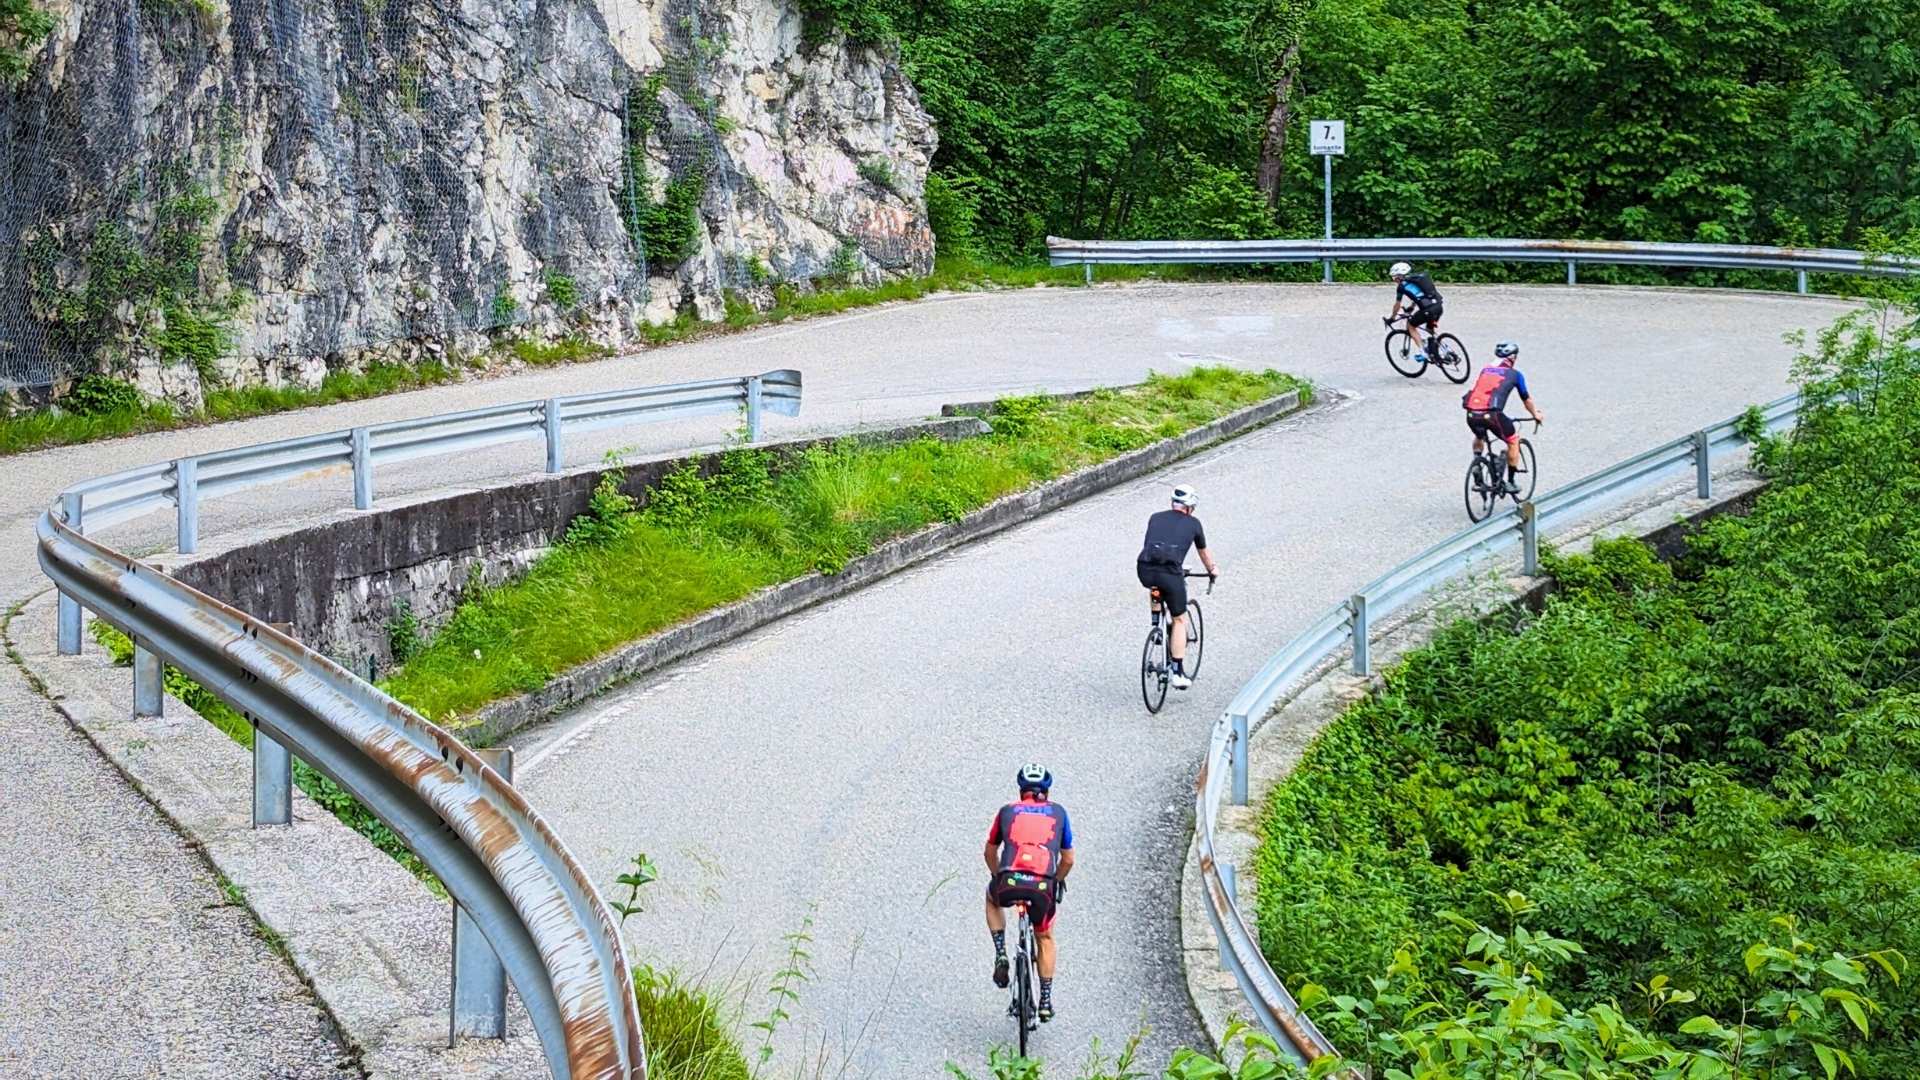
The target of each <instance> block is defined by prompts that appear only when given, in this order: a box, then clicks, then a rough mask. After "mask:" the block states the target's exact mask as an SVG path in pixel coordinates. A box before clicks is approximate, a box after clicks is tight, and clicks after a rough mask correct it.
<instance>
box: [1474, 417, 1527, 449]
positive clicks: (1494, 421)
mask: <svg viewBox="0 0 1920 1080" xmlns="http://www.w3.org/2000/svg"><path fill="white" fill-rule="evenodd" d="M1467 430H1469V431H1471V432H1473V437H1474V438H1476V439H1484V438H1486V437H1487V433H1488V432H1489V431H1491V432H1492V433H1493V434H1495V435H1497V436H1499V437H1500V441H1501V442H1507V443H1510V442H1512V441H1513V440H1514V438H1515V437H1517V436H1518V435H1519V434H1520V433H1519V431H1518V430H1516V429H1515V428H1514V426H1513V417H1511V416H1508V415H1507V414H1506V413H1503V412H1470V413H1468V414H1467Z"/></svg>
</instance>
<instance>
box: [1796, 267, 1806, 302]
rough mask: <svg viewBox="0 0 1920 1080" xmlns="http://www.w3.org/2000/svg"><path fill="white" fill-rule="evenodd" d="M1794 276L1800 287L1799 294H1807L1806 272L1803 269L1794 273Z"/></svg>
mask: <svg viewBox="0 0 1920 1080" xmlns="http://www.w3.org/2000/svg"><path fill="white" fill-rule="evenodd" d="M1796 277H1797V278H1798V279H1799V280H1798V282H1797V283H1798V285H1799V287H1800V295H1801V296H1805V295H1807V272H1806V271H1805V270H1802V271H1800V272H1799V273H1798V274H1797V275H1796Z"/></svg>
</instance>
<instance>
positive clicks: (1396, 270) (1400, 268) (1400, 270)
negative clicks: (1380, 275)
mask: <svg viewBox="0 0 1920 1080" xmlns="http://www.w3.org/2000/svg"><path fill="white" fill-rule="evenodd" d="M1411 273H1413V267H1412V266H1409V265H1408V264H1406V263H1403V262H1397V263H1394V264H1393V266H1392V268H1391V269H1389V270H1388V271H1387V276H1388V277H1395V278H1401V277H1406V276H1407V275H1408V274H1411Z"/></svg>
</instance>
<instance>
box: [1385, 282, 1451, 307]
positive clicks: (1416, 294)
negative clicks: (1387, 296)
mask: <svg viewBox="0 0 1920 1080" xmlns="http://www.w3.org/2000/svg"><path fill="white" fill-rule="evenodd" d="M1393 298H1394V302H1395V303H1398V302H1399V301H1401V300H1403V299H1404V300H1411V301H1413V304H1414V306H1415V307H1421V308H1424V307H1430V306H1432V305H1434V304H1437V303H1439V302H1440V290H1439V289H1436V288H1434V287H1433V279H1432V278H1430V277H1428V276H1427V275H1425V274H1408V275H1407V276H1406V277H1404V278H1402V279H1401V280H1400V288H1399V289H1398V290H1397V291H1396V292H1395V293H1394V297H1393Z"/></svg>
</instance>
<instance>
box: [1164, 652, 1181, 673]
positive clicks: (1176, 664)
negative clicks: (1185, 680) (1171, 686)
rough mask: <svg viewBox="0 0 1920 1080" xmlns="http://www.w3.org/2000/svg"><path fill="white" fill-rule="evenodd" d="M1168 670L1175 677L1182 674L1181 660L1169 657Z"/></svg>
mask: <svg viewBox="0 0 1920 1080" xmlns="http://www.w3.org/2000/svg"><path fill="white" fill-rule="evenodd" d="M1167 670H1169V671H1171V672H1173V673H1174V674H1175V675H1178V674H1180V658H1179V657H1177V656H1170V657H1168V658H1167Z"/></svg>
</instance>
